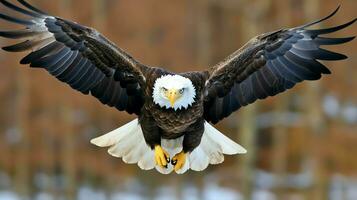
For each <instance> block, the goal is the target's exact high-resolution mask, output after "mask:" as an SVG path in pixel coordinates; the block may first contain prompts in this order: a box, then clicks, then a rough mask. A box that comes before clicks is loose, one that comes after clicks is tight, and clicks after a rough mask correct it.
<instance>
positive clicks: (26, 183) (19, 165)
mask: <svg viewBox="0 0 357 200" xmlns="http://www.w3.org/2000/svg"><path fill="white" fill-rule="evenodd" d="M16 70H17V77H16V90H15V91H16V97H15V118H16V119H15V127H16V131H18V134H19V135H20V136H21V140H20V141H19V143H18V144H16V145H15V146H14V148H15V163H16V164H15V177H14V178H15V190H16V192H17V193H18V194H19V195H20V196H21V197H22V198H24V199H26V198H28V197H30V195H31V187H30V186H31V185H32V184H31V183H30V159H29V158H30V154H29V153H30V151H29V150H30V145H31V143H30V137H29V135H28V134H29V133H28V124H27V120H28V113H29V110H28V109H29V100H30V99H29V89H30V87H29V81H28V76H27V72H25V71H24V69H23V68H20V67H18V68H16Z"/></svg>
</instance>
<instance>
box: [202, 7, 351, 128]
mask: <svg viewBox="0 0 357 200" xmlns="http://www.w3.org/2000/svg"><path fill="white" fill-rule="evenodd" d="M337 11H338V8H337V9H336V10H335V11H334V12H333V13H332V14H330V15H329V16H327V17H325V18H323V19H321V20H318V21H316V22H313V23H310V24H307V25H304V26H300V27H296V28H292V29H283V30H279V31H276V32H272V33H267V34H263V35H260V36H257V37H255V38H253V39H252V40H251V41H249V42H248V43H247V44H246V45H245V46H244V47H242V48H241V49H240V50H238V51H237V52H235V53H234V54H232V55H231V56H230V57H228V58H227V59H226V60H224V61H223V62H221V63H219V64H218V65H216V66H214V67H213V68H212V69H211V71H210V75H209V79H208V80H207V82H206V92H205V96H204V100H205V119H206V120H207V121H210V122H212V123H217V122H218V121H220V120H221V119H223V118H225V117H227V116H229V115H230V114H231V113H232V112H234V111H236V110H238V109H239V108H240V107H242V106H246V105H248V104H251V103H253V102H255V101H256V100H257V99H265V98H267V97H268V96H274V95H276V94H278V93H281V92H284V91H285V90H287V89H290V88H292V87H293V86H295V84H296V83H299V82H302V81H304V80H317V79H320V78H321V75H322V74H330V71H329V69H327V68H326V67H325V66H324V65H323V64H321V63H320V62H319V61H318V60H342V59H346V58H347V57H346V56H345V55H342V54H338V53H335V52H331V51H328V50H324V49H322V48H320V46H321V45H337V44H342V43H346V42H349V41H351V40H353V39H354V37H347V38H328V37H323V36H322V35H325V34H328V33H332V32H335V31H338V30H341V29H343V28H345V27H347V26H349V25H351V24H352V23H354V22H355V21H356V20H357V19H354V20H352V21H351V22H348V23H346V24H343V25H340V26H336V27H332V28H326V29H315V30H311V29H307V28H308V27H310V26H312V25H315V24H318V23H320V22H322V21H324V20H326V19H328V18H330V17H332V16H333V15H334V14H335V13H336V12H337Z"/></svg>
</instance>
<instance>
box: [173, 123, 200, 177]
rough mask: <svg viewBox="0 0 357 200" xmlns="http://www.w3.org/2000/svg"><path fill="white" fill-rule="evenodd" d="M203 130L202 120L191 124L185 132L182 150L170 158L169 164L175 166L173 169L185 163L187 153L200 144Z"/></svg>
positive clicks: (179, 167)
mask: <svg viewBox="0 0 357 200" xmlns="http://www.w3.org/2000/svg"><path fill="white" fill-rule="evenodd" d="M203 132H204V122H203V121H199V122H196V123H195V124H193V125H192V126H191V127H190V129H189V131H187V132H186V133H185V136H184V139H183V144H182V151H181V152H180V153H178V154H176V155H175V156H174V157H172V159H171V164H173V165H174V166H175V167H174V169H175V171H178V170H180V169H181V168H182V167H183V166H184V165H185V163H186V157H187V154H188V153H190V152H192V151H193V150H195V148H196V147H198V145H200V143H201V139H202V134H203Z"/></svg>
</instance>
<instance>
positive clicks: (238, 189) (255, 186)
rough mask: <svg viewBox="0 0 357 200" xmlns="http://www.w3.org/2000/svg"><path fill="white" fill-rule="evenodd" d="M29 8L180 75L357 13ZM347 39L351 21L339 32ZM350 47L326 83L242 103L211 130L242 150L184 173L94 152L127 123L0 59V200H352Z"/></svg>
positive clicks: (226, 6) (243, 0)
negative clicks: (277, 35)
mask: <svg viewBox="0 0 357 200" xmlns="http://www.w3.org/2000/svg"><path fill="white" fill-rule="evenodd" d="M13 2H14V1H13ZM31 3H33V4H35V5H36V6H38V7H40V8H42V9H43V10H45V11H47V12H48V13H51V14H53V15H57V16H62V17H64V18H68V19H71V20H74V21H77V22H79V23H81V24H84V25H87V26H92V27H95V28H96V29H97V30H99V31H100V32H102V33H103V34H104V35H105V36H107V37H108V38H110V39H111V40H112V41H114V42H115V43H116V44H118V46H120V47H121V48H123V49H125V50H127V51H128V52H129V53H130V54H131V55H132V56H134V57H135V58H137V59H138V60H139V61H141V62H142V63H145V64H148V65H151V66H165V67H167V68H168V69H170V70H172V71H177V72H180V71H186V70H203V69H206V68H207V66H212V65H214V64H215V63H217V62H219V61H220V60H222V59H223V58H225V57H226V56H228V55H229V54H230V53H232V52H233V51H235V50H236V49H238V48H240V47H241V46H242V45H243V44H244V43H245V42H247V41H248V40H249V39H250V38H252V37H253V36H255V35H257V34H260V33H263V32H268V31H273V30H276V29H280V28H283V27H293V26H297V25H301V24H304V23H306V22H309V21H311V20H314V19H318V18H321V17H323V16H326V15H327V14H329V13H330V12H332V11H333V10H334V9H335V8H336V7H337V6H338V5H339V4H341V5H342V8H341V11H340V12H339V13H338V14H337V16H335V17H334V18H332V19H331V20H329V21H328V22H326V23H324V26H333V25H339V24H341V23H345V22H347V21H349V20H351V19H353V18H355V17H356V8H357V1H355V0H343V1H342V0H341V1H338V0H181V1H167V0H150V1H149V0H146V1H143V0H57V1H53V0H51V1H49V0H32V1H31ZM1 12H5V13H6V12H8V11H7V10H6V9H4V8H1ZM0 25H1V29H7V28H10V27H11V28H13V27H12V26H10V25H8V24H7V23H5V22H3V21H1V22H0ZM356 34H357V25H356V24H355V25H354V26H352V28H348V29H346V30H344V31H342V32H340V33H338V34H336V36H352V35H356ZM0 44H1V46H5V45H7V44H8V43H6V42H5V40H0ZM356 44H357V41H353V42H351V43H348V44H346V45H341V46H339V47H331V49H332V50H336V51H338V52H341V53H344V54H346V55H348V56H349V59H348V60H345V61H341V62H337V63H332V62H331V63H327V65H328V66H329V67H330V69H331V70H332V72H333V74H332V75H331V76H325V77H324V78H323V79H322V80H321V81H318V82H313V83H311V82H305V83H303V84H300V85H298V86H297V87H295V88H294V89H293V90H291V91H289V92H286V93H284V94H281V95H279V96H277V97H274V98H269V99H267V100H265V101H260V102H258V103H255V104H254V105H251V106H248V107H245V108H243V109H241V110H240V111H239V112H237V113H235V114H233V115H232V116H231V117H229V118H227V119H225V120H224V121H223V122H221V123H220V124H218V125H217V127H218V129H219V130H221V131H222V132H223V133H225V134H227V135H228V136H229V137H230V138H232V139H234V140H236V141H237V142H239V143H240V144H243V146H245V147H246V148H247V149H248V154H246V155H240V156H230V157H229V156H228V157H226V161H225V162H224V164H221V165H218V166H210V167H209V168H208V169H207V170H205V171H204V172H189V173H186V174H185V175H181V176H179V175H175V174H172V175H168V176H164V175H161V174H158V173H157V172H156V171H141V170H139V168H138V167H137V166H136V165H127V164H124V163H123V162H122V160H121V159H117V158H114V157H111V156H109V155H108V154H107V153H106V150H105V149H99V148H97V147H95V146H93V145H91V144H90V143H89V140H90V139H91V138H93V137H96V136H99V135H101V134H104V133H107V132H109V131H110V130H113V129H114V128H117V127H119V126H121V125H123V124H125V123H127V122H128V121H129V120H131V119H133V118H134V117H135V116H130V115H128V114H126V113H123V112H118V111H116V110H115V109H112V108H108V107H105V106H103V105H102V104H101V103H99V102H98V101H97V100H96V99H95V98H93V97H90V96H84V95H82V94H80V93H78V92H76V91H74V90H72V89H70V87H68V86H67V85H65V84H63V83H60V82H58V81H57V80H55V79H54V78H52V77H51V76H49V75H48V74H47V72H45V71H44V70H36V69H30V68H28V67H25V66H20V65H19V64H18V61H19V59H20V58H21V57H23V56H24V54H17V55H15V56H13V54H11V55H10V54H8V53H5V52H3V51H0V99H1V101H0V141H1V144H0V200H12V199H14V200H17V199H36V200H52V199H53V200H55V199H63V200H67V199H68V200H72V199H80V200H82V199H83V200H84V199H85V200H105V199H109V200H141V199H143V200H146V199H148V200H150V199H165V200H176V199H177V200H179V199H185V200H196V199H205V200H216V199H221V200H241V199H242V200H243V199H254V200H275V199H284V200H304V199H306V200H326V199H329V200H355V199H357V159H356V158H357V157H356V156H357V131H356V130H357V92H356V89H357V70H356V69H357V48H356V47H357V46H356Z"/></svg>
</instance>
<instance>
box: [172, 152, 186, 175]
mask: <svg viewBox="0 0 357 200" xmlns="http://www.w3.org/2000/svg"><path fill="white" fill-rule="evenodd" d="M185 162H186V153H185V152H183V151H181V152H180V153H178V154H176V155H175V156H174V157H173V158H172V159H171V164H172V165H174V166H175V168H174V169H175V171H176V172H177V171H179V170H180V169H181V168H182V167H183V166H184V165H185Z"/></svg>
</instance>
